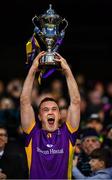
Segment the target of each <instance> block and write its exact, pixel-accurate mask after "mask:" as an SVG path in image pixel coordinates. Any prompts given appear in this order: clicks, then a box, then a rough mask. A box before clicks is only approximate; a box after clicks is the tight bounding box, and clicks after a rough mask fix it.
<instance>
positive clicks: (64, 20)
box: [62, 18, 68, 31]
mask: <svg viewBox="0 0 112 180" xmlns="http://www.w3.org/2000/svg"><path fill="white" fill-rule="evenodd" d="M63 22H65V27H64V28H63V30H62V31H65V29H66V28H67V26H68V21H67V20H66V19H65V18H64V19H63V20H62V23H63Z"/></svg>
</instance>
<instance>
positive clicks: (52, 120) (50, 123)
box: [48, 117, 55, 125]
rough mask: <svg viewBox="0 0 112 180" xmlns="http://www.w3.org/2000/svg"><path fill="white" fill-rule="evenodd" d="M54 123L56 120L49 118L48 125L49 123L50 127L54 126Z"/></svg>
mask: <svg viewBox="0 0 112 180" xmlns="http://www.w3.org/2000/svg"><path fill="white" fill-rule="evenodd" d="M54 122H55V119H54V118H52V117H49V118H48V123H49V125H53V124H54Z"/></svg>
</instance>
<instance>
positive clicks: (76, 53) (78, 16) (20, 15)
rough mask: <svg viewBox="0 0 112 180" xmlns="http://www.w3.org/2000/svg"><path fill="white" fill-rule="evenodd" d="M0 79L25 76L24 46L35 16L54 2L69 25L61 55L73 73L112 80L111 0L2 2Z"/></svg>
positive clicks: (25, 0)
mask: <svg viewBox="0 0 112 180" xmlns="http://www.w3.org/2000/svg"><path fill="white" fill-rule="evenodd" d="M0 3H2V4H0V79H3V80H9V79H11V78H13V77H24V76H25V60H26V52H25V45H26V43H27V41H28V40H29V38H30V37H31V35H32V33H33V29H34V26H33V24H32V17H34V15H35V14H36V15H37V16H38V15H40V14H41V13H44V12H45V11H46V10H47V9H48V7H49V4H50V3H51V4H52V5H53V9H55V11H56V12H57V13H58V14H59V15H61V16H62V17H65V18H66V19H67V20H68V22H69V26H68V28H67V30H66V35H65V38H64V42H63V44H62V45H61V47H60V51H59V52H60V54H61V55H63V56H64V57H65V58H66V59H67V61H68V62H69V63H70V64H71V67H72V70H73V72H74V74H76V73H79V72H80V73H83V74H84V75H85V76H86V77H87V78H88V79H103V80H111V79H112V78H111V77H112V75H111V74H112V73H111V71H112V60H111V58H112V55H111V54H112V48H111V42H112V1H111V0H88V1H87V0H85V1H84V0H83V1H81V0H52V1H51V0H31V1H28V0H15V1H3V2H0Z"/></svg>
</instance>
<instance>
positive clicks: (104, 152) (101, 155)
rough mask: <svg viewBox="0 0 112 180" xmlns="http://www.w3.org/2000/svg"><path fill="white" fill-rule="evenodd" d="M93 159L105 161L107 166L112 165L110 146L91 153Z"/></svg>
mask: <svg viewBox="0 0 112 180" xmlns="http://www.w3.org/2000/svg"><path fill="white" fill-rule="evenodd" d="M90 157H91V159H99V160H101V161H104V163H105V168H109V167H112V152H111V151H110V150H109V149H108V148H98V149H95V150H93V151H92V153H91V154H90Z"/></svg>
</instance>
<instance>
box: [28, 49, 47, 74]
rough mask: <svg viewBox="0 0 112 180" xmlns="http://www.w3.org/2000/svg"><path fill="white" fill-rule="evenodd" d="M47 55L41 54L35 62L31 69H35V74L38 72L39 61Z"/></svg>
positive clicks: (43, 52)
mask: <svg viewBox="0 0 112 180" xmlns="http://www.w3.org/2000/svg"><path fill="white" fill-rule="evenodd" d="M45 54H46V52H45V51H42V52H40V53H39V54H38V55H37V56H36V58H35V59H34V61H33V64H32V67H31V69H33V71H34V72H36V71H37V70H38V65H39V60H40V59H41V58H42V57H43V56H44V55H45Z"/></svg>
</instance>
